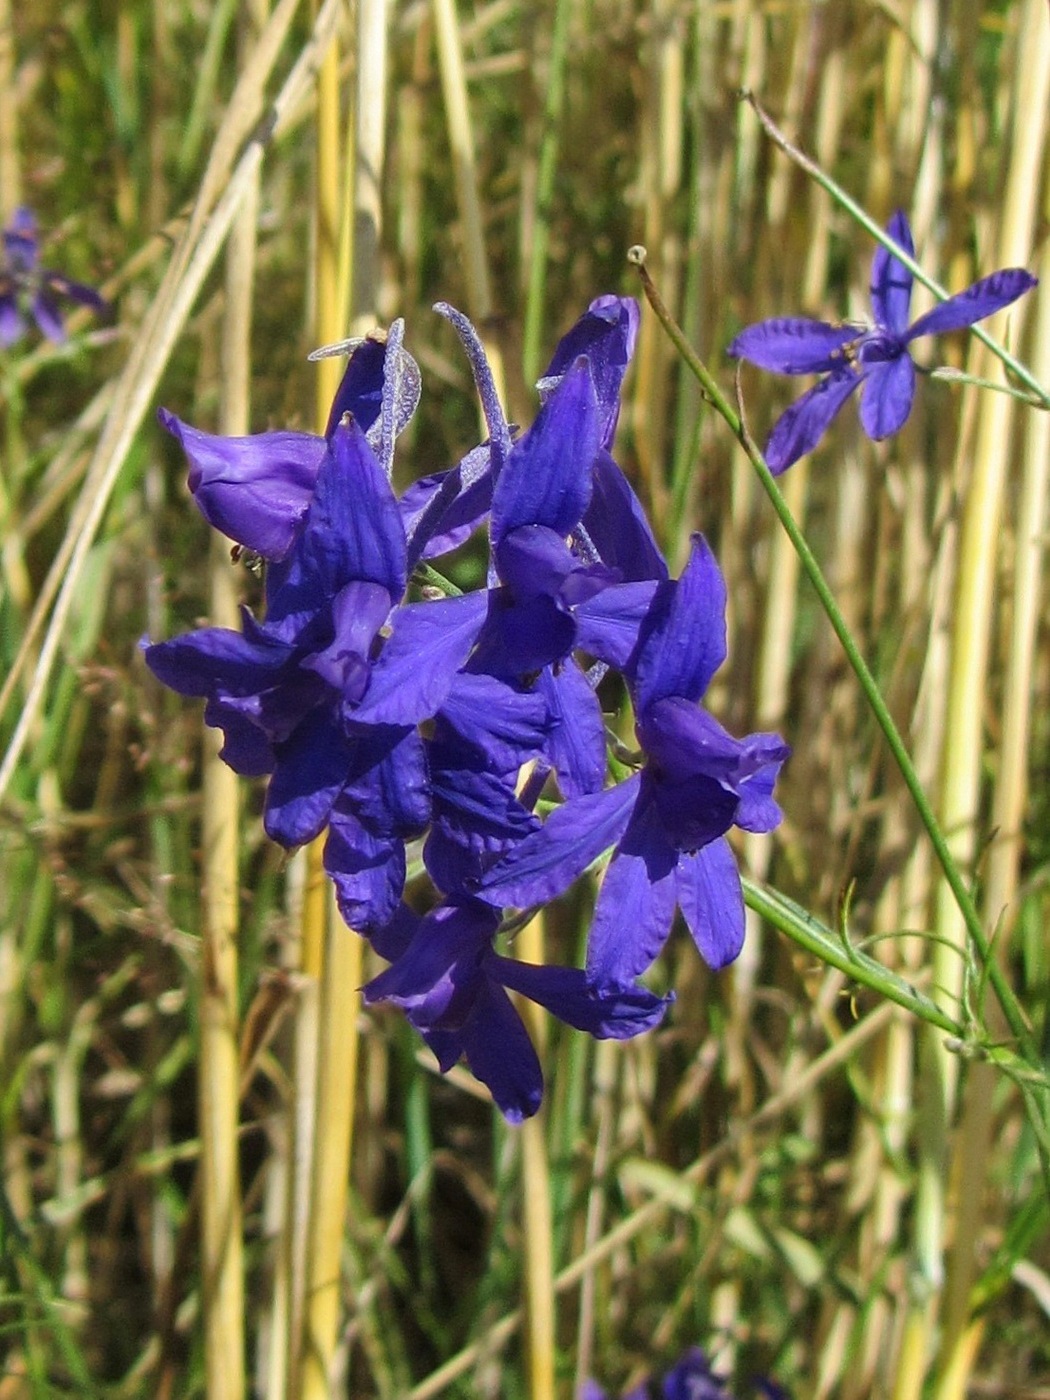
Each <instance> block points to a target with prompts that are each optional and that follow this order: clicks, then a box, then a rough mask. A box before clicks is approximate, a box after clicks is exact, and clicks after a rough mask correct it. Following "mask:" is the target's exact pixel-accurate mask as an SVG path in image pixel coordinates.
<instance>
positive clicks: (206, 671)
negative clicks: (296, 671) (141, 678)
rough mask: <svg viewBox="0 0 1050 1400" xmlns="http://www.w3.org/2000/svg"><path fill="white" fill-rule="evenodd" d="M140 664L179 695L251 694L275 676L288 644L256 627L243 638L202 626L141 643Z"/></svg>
mask: <svg viewBox="0 0 1050 1400" xmlns="http://www.w3.org/2000/svg"><path fill="white" fill-rule="evenodd" d="M142 650H143V654H144V656H145V661H146V665H147V666H148V667H149V668H150V670H151V671H152V672H153V674H154V675H155V676H156V677H157V679H158V680H159V681H161V682H162V683H163V684H164V685H166V686H168V688H169V689H171V690H175V691H177V692H178V693H179V694H180V695H193V696H206V695H214V694H215V693H216V692H217V691H218V690H220V689H221V690H224V691H227V692H229V693H230V694H232V695H252V694H255V693H257V692H258V691H260V690H265V689H268V688H269V687H271V686H273V685H274V684H276V682H277V681H278V680H279V679H280V674H281V671H282V669H283V668H284V667H285V666H286V665H287V664H288V661H289V658H290V657H291V655H292V648H291V647H290V646H288V645H287V644H286V643H284V642H277V641H270V640H269V639H268V638H266V637H265V634H264V633H262V632H261V631H259V632H257V633H256V639H255V640H249V638H248V637H245V636H242V635H241V633H240V632H234V631H233V630H232V628H229V627H202V628H200V629H199V630H198V631H196V632H187V633H185V634H184V635H183V636H181V637H172V638H170V640H168V641H166V642H155V643H153V644H150V643H148V642H143V643H142Z"/></svg>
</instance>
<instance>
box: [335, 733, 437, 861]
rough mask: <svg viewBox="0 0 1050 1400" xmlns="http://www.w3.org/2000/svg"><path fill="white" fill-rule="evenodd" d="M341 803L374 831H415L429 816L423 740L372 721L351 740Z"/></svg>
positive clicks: (400, 833)
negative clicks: (372, 724) (354, 739)
mask: <svg viewBox="0 0 1050 1400" xmlns="http://www.w3.org/2000/svg"><path fill="white" fill-rule="evenodd" d="M344 774H345V777H344V782H345V786H344V788H343V793H342V796H341V797H340V799H339V804H340V808H344V807H345V808H346V809H348V810H350V811H352V812H353V813H354V814H355V815H356V816H357V817H359V818H360V819H361V821H363V822H364V823H366V825H367V826H369V827H370V828H371V829H372V830H373V831H376V832H380V833H382V834H384V835H392V836H418V835H420V833H421V832H422V830H423V828H424V827H425V826H426V824H427V822H428V821H429V820H430V785H429V783H428V781H427V765H426V757H425V755H424V753H423V740H422V739H421V738H420V737H419V734H418V733H417V731H416V730H415V729H407V728H397V727H395V726H393V725H376V726H374V727H373V728H371V729H367V730H366V731H365V732H364V733H363V734H362V735H361V736H360V738H358V739H357V740H356V741H355V742H354V743H353V744H351V745H350V757H349V761H348V764H347V766H346V768H345V770H344Z"/></svg>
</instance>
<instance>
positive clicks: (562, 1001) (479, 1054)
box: [364, 900, 671, 1123]
mask: <svg viewBox="0 0 1050 1400" xmlns="http://www.w3.org/2000/svg"><path fill="white" fill-rule="evenodd" d="M499 922H500V915H499V913H498V912H497V911H496V910H495V909H493V908H492V907H491V906H490V905H488V904H482V903H480V902H479V901H477V900H458V901H450V902H448V903H446V904H442V905H439V906H438V907H437V908H436V909H434V910H432V911H431V912H430V913H429V914H427V915H426V916H425V917H423V918H419V917H418V916H416V915H415V914H413V913H412V912H411V911H410V910H408V909H407V908H405V907H404V906H402V908H401V910H400V911H399V914H398V917H397V918H396V919H395V920H393V921H392V922H391V924H390V925H388V926H387V927H386V928H385V929H384V930H383V931H382V932H381V933H380V934H379V935H377V936H376V937H374V938H373V944H374V946H375V947H376V949H377V951H378V952H379V953H380V954H381V955H382V956H383V957H388V958H391V959H392V960H393V961H392V963H391V966H390V967H388V968H387V969H386V971H385V972H381V973H380V974H379V976H378V977H375V978H373V979H372V981H371V982H369V983H368V985H367V986H366V987H365V989H364V998H365V1001H366V1002H368V1003H371V1004H374V1003H375V1002H380V1001H389V1002H393V1003H394V1005H396V1006H400V1007H401V1009H402V1010H403V1011H404V1013H405V1015H406V1016H407V1018H408V1020H409V1021H410V1022H411V1023H412V1025H413V1026H415V1028H416V1029H417V1030H418V1031H419V1032H420V1033H421V1035H422V1036H423V1038H424V1040H426V1042H427V1044H428V1045H429V1046H430V1048H431V1049H432V1050H433V1052H434V1054H435V1055H436V1056H437V1059H438V1063H439V1064H440V1066H441V1069H442V1070H443V1071H445V1070H448V1069H450V1068H451V1067H452V1066H453V1065H454V1064H455V1063H456V1062H457V1061H458V1060H459V1059H460V1058H461V1057H464V1056H465V1057H466V1060H467V1063H468V1064H469V1065H470V1068H471V1070H472V1072H473V1073H474V1075H475V1076H476V1077H477V1078H478V1079H480V1080H481V1081H482V1083H483V1084H486V1085H487V1086H488V1088H489V1090H490V1092H491V1093H492V1097H493V1099H494V1100H495V1101H496V1104H497V1106H498V1107H499V1109H500V1111H501V1112H502V1113H503V1115H504V1117H505V1118H507V1119H508V1120H509V1121H510V1122H512V1123H520V1122H521V1121H522V1119H524V1118H529V1117H531V1116H532V1114H534V1113H535V1112H536V1110H537V1109H538V1108H539V1106H540V1101H541V1099H542V1097H543V1074H542V1071H541V1070H540V1063H539V1060H538V1058H537V1056H536V1051H535V1050H534V1049H533V1046H532V1042H531V1041H530V1039H529V1036H528V1032H527V1031H526V1029H525V1026H524V1024H523V1023H522V1020H521V1017H520V1016H519V1015H518V1013H517V1011H516V1010H515V1009H514V1006H513V1004H512V1002H511V1000H510V997H509V996H508V991H513V992H518V993H519V994H520V995H522V996H525V997H528V999H529V1000H530V1001H534V1002H537V1003H538V1004H539V1005H540V1006H543V1007H546V1009H547V1010H548V1011H550V1012H551V1013H552V1014H553V1015H555V1016H557V1017H558V1018H559V1020H562V1021H564V1022H566V1023H567V1024H568V1025H570V1026H575V1027H576V1029H577V1030H583V1031H587V1032H588V1033H589V1034H590V1035H593V1036H595V1037H597V1038H599V1039H607V1038H613V1039H617V1040H624V1039H628V1038H630V1037H631V1036H635V1035H639V1034H641V1032H643V1031H646V1030H649V1029H651V1028H652V1027H653V1026H655V1025H656V1024H657V1023H658V1022H659V1021H660V1019H661V1018H662V1016H663V1014H664V1011H665V1010H666V1008H667V1005H668V1003H669V1002H670V1000H671V998H670V997H666V998H664V997H658V996H656V995H654V994H653V993H652V992H649V991H647V990H646V989H645V988H644V987H639V986H632V987H626V988H615V989H612V990H604V991H600V990H597V989H595V988H594V987H592V986H591V985H590V984H589V983H588V981H587V978H586V976H585V975H584V973H583V972H581V971H579V970H578V969H577V968H570V967H537V966H536V965H535V964H533V963H523V962H518V961H517V960H516V959H513V958H506V957H502V956H501V955H500V954H498V953H497V952H496V951H495V949H494V947H493V939H494V937H495V934H496V931H497V929H498V927H499Z"/></svg>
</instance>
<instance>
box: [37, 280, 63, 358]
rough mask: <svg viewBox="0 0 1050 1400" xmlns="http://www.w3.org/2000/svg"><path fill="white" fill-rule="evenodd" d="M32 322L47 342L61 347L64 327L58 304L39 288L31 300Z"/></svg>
mask: <svg viewBox="0 0 1050 1400" xmlns="http://www.w3.org/2000/svg"><path fill="white" fill-rule="evenodd" d="M33 320H34V321H35V322H36V323H37V325H38V326H39V327H40V332H41V334H42V335H45V336H46V337H47V338H48V340H52V341H54V343H55V344H56V345H61V344H62V342H63V341H64V340H65V338H66V326H65V322H64V321H63V320H62V312H61V311H60V310H59V306H58V302H57V301H55V299H54V297H52V296H49V295H48V293H47V292H46V291H44V290H43V288H41V290H40V291H38V292H37V294H36V296H35V297H34V298H33Z"/></svg>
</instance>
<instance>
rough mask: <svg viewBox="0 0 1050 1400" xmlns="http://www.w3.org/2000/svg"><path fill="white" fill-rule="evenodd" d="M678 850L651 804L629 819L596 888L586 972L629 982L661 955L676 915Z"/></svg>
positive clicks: (596, 978)
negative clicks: (596, 900)
mask: <svg viewBox="0 0 1050 1400" xmlns="http://www.w3.org/2000/svg"><path fill="white" fill-rule="evenodd" d="M677 862H678V852H677V851H676V850H675V849H674V847H673V846H672V845H671V843H670V841H668V839H667V836H666V834H665V832H664V829H663V826H662V823H661V822H660V819H659V817H658V815H657V812H656V809H655V807H654V806H652V805H649V806H647V807H646V808H645V810H644V811H643V812H642V813H641V814H640V815H637V814H636V815H635V817H633V818H632V820H631V824H630V826H629V827H628V828H627V830H626V832H625V833H624V836H623V839H622V840H621V842H620V844H619V846H618V847H617V848H616V850H615V852H614V853H613V858H612V860H611V861H610V862H609V867H608V869H607V870H606V872H605V876H604V878H603V880H602V887H601V889H600V890H599V892H598V902H597V904H596V905H595V908H594V919H593V920H592V922H591V931H590V935H589V937H588V939H587V976H588V977H589V978H590V980H591V981H592V982H594V983H596V984H597V985H598V986H603V987H605V986H617V987H625V986H630V985H631V983H633V982H634V980H635V978H636V977H640V976H641V974H642V973H643V972H645V970H646V968H648V967H650V966H651V965H652V963H653V962H654V961H655V959H656V958H657V957H658V956H659V953H660V949H661V948H662V947H663V946H664V943H665V942H666V941H667V935H668V934H669V933H670V931H671V922H672V920H673V919H674V909H675V875H674V872H675V867H676V865H677Z"/></svg>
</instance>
